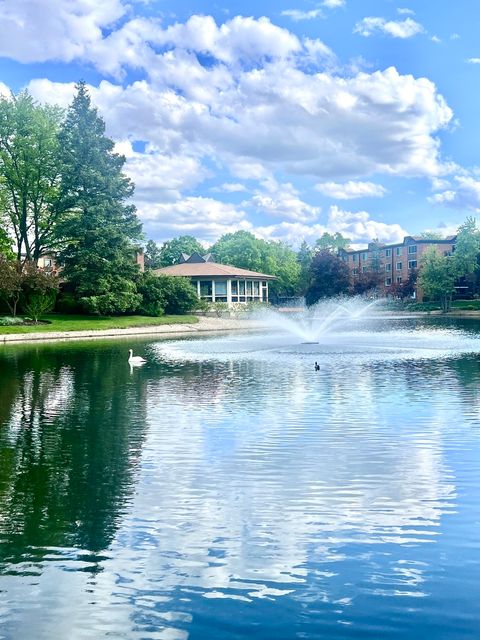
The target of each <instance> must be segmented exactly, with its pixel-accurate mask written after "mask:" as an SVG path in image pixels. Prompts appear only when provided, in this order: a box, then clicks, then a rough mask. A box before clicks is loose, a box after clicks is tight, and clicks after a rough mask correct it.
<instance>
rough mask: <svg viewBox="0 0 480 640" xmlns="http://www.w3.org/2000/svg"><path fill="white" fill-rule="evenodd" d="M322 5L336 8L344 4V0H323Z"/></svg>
mask: <svg viewBox="0 0 480 640" xmlns="http://www.w3.org/2000/svg"><path fill="white" fill-rule="evenodd" d="M322 5H323V6H324V7H328V8H329V9H336V8H337V7H343V6H345V0H323V2H322Z"/></svg>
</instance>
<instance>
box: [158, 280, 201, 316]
mask: <svg viewBox="0 0 480 640" xmlns="http://www.w3.org/2000/svg"><path fill="white" fill-rule="evenodd" d="M158 280H159V281H160V282H161V288H162V293H163V296H164V300H165V313H168V314H184V313H188V312H189V311H193V310H194V309H198V306H199V300H198V296H197V291H196V290H195V288H194V287H193V286H192V284H191V283H190V281H189V280H187V278H178V277H174V276H158Z"/></svg>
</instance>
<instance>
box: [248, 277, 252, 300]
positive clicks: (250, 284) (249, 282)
mask: <svg viewBox="0 0 480 640" xmlns="http://www.w3.org/2000/svg"><path fill="white" fill-rule="evenodd" d="M251 295H252V281H251V280H247V296H251Z"/></svg>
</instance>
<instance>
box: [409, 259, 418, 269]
mask: <svg viewBox="0 0 480 640" xmlns="http://www.w3.org/2000/svg"><path fill="white" fill-rule="evenodd" d="M408 268H409V269H416V268H417V261H416V260H409V261H408Z"/></svg>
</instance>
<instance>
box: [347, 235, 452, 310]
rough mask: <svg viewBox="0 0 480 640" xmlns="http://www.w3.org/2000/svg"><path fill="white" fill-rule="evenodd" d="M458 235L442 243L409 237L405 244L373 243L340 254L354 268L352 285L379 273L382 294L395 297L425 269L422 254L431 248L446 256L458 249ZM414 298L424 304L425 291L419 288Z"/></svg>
mask: <svg viewBox="0 0 480 640" xmlns="http://www.w3.org/2000/svg"><path fill="white" fill-rule="evenodd" d="M456 239H457V236H448V237H447V238H444V239H442V240H434V239H432V240H429V239H427V238H422V237H419V236H406V237H405V238H404V239H403V242H399V243H397V244H388V245H387V244H381V243H379V242H370V243H369V245H368V247H367V248H366V249H357V250H355V251H353V250H352V251H351V250H346V249H340V250H339V252H338V255H339V256H340V258H342V260H344V261H345V262H346V263H347V264H348V267H349V269H350V279H351V282H352V284H354V283H355V280H358V279H359V278H360V277H361V276H362V274H366V273H368V272H372V271H376V272H378V273H380V274H381V284H380V286H379V293H380V294H381V295H386V296H388V295H393V294H394V292H395V289H396V288H398V286H399V285H402V284H403V283H405V282H407V281H408V279H409V277H410V275H411V274H412V272H417V270H418V269H419V268H420V266H421V258H422V255H423V254H424V253H425V251H427V249H429V248H430V247H435V249H436V250H437V251H438V252H439V253H440V254H443V255H447V254H449V253H452V252H453V251H454V250H455V241H456ZM412 297H413V298H415V299H417V300H419V301H421V300H422V299H423V292H422V291H421V289H420V287H419V286H418V284H417V285H415V290H414V294H413V296H412Z"/></svg>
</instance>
